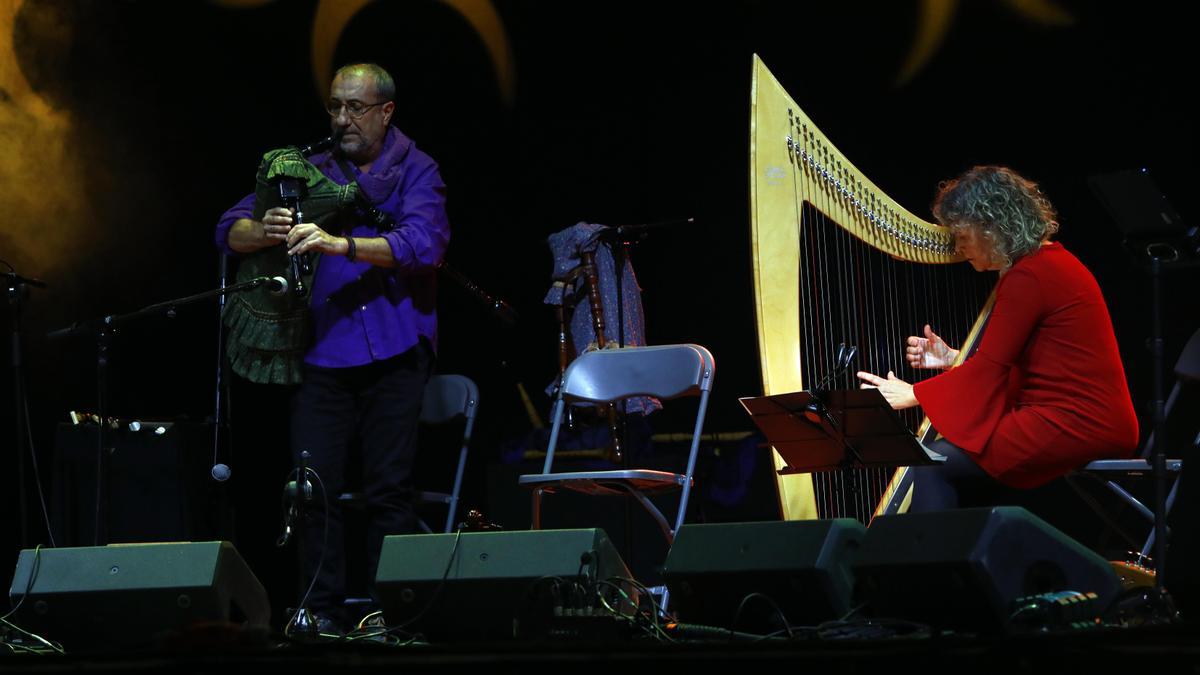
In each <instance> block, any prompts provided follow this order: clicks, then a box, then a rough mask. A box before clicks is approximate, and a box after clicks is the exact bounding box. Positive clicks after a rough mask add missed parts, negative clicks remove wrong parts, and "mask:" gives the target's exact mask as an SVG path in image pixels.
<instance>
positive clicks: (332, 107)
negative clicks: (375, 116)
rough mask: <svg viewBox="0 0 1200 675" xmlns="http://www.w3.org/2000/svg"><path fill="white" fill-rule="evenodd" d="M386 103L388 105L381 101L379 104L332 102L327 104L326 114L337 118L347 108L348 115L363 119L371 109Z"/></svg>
mask: <svg viewBox="0 0 1200 675" xmlns="http://www.w3.org/2000/svg"><path fill="white" fill-rule="evenodd" d="M384 103H387V101H380V102H379V103H363V102H362V101H346V102H345V103H342V102H341V101H337V100H330V101H326V102H325V112H327V113H329V116H330V117H337V116H338V115H340V114H342V108H345V109H346V114H348V115H350V117H352V118H353V119H356V120H357V119H361V118H362V116H363V115H366V114H367V111H368V110H370V109H371V108H374V107H375V106H377V105H383V104H384Z"/></svg>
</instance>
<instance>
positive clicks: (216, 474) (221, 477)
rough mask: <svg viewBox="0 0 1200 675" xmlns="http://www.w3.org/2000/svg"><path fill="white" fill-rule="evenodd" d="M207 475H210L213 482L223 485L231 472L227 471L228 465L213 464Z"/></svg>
mask: <svg viewBox="0 0 1200 675" xmlns="http://www.w3.org/2000/svg"><path fill="white" fill-rule="evenodd" d="M209 473H210V474H212V477H213V480H215V481H217V482H218V483H224V482H225V481H227V480H229V474H231V473H233V472H232V471H230V470H229V465H227V464H213V468H212V471H210V472H209Z"/></svg>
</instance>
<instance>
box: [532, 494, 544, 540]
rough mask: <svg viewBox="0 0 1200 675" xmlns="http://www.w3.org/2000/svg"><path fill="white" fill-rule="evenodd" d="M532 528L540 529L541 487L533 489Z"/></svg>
mask: <svg viewBox="0 0 1200 675" xmlns="http://www.w3.org/2000/svg"><path fill="white" fill-rule="evenodd" d="M532 525H533V529H535V530H540V529H542V488H534V489H533V522H532Z"/></svg>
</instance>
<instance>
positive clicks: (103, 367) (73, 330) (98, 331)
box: [46, 277, 275, 546]
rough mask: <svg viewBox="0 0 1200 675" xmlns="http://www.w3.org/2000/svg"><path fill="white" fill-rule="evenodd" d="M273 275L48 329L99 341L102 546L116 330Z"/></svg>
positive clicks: (96, 535)
mask: <svg viewBox="0 0 1200 675" xmlns="http://www.w3.org/2000/svg"><path fill="white" fill-rule="evenodd" d="M274 281H275V280H274V279H273V278H271V277H257V278H255V279H251V280H249V281H245V282H242V283H240V284H234V285H232V286H226V287H224V288H215V289H212V290H208V291H204V292H202V293H196V294H194V295H188V296H185V297H182V298H175V299H173V300H167V301H164V302H158V303H154V304H152V305H148V306H146V307H143V308H141V309H139V310H136V311H133V312H130V313H128V314H110V315H108V316H105V317H102V318H100V319H91V320H88V321H83V322H76V323H73V324H71V325H70V326H67V327H66V328H60V329H58V330H53V331H50V332H49V333H46V338H47V339H50V340H61V339H64V338H74V337H80V336H84V335H91V336H93V337H94V339H95V341H96V415H97V416H98V417H99V419H100V420H102V422H101V424H99V425H97V427H96V513H95V524H94V530H93V533H92V538H93V545H94V546H100V542H101V540H102V539H106V537H103V536H101V528H100V526H101V523H102V519H101V517H100V516H101V513H100V511H101V505H102V503H103V497H102V495H103V490H104V480H103V476H104V456H105V453H104V450H105V447H104V437H105V434H104V426H105V425H104V424H103V420H104V419H105V415H104V412H105V411H104V409H105V405H106V399H107V394H108V348H109V346H111V345H112V342H113V338H114V336H115V335H116V334H117V328H118V327H119V326H121V325H122V324H126V323H129V322H131V321H135V320H137V319H141V318H144V317H147V316H153V315H158V314H163V315H165V316H166V317H167V318H169V319H173V318H175V314H176V308H177V307H180V306H182V305H188V304H191V303H194V302H199V301H201V300H206V299H208V298H212V297H217V296H221V297H223V296H224V295H226V294H227V293H238V292H241V291H248V290H251V289H254V288H258V287H259V286H264V285H267V284H270V283H272V282H274Z"/></svg>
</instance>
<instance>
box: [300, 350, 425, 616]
mask: <svg viewBox="0 0 1200 675" xmlns="http://www.w3.org/2000/svg"><path fill="white" fill-rule="evenodd" d="M432 364H433V350H432V349H431V348H430V346H429V344H428V343H427V342H425V341H424V340H422V341H421V342H420V343H419V344H417V345H416V346H415V347H413V348H412V349H410V350H408V351H406V352H404V353H403V354H400V355H399V356H396V357H393V358H390V359H387V360H385V361H376V362H374V363H370V364H368V365H364V366H356V367H353V368H319V367H316V366H310V365H308V364H305V366H304V380H303V383H302V384H301V385H300V389H299V390H298V391H297V392H296V394H295V396H294V398H293V399H292V425H291V426H292V454H293V459H294V460H295V461H296V462H299V459H300V453H301V452H302V451H305V450H307V451H308V453H309V454H310V458H309V460H308V466H309V467H310V468H311V469H313V470H314V471H315V472H316V474H317V476H318V477H319V478H320V480H319V481H317V480H313V481H312V482H313V499H312V501H311V502H308V503H307V504H308V511H309V517H308V518H306V522H304V523H302V524H298V525H297V528H298V530H299V533H300V534H301V535H302V541H301V546H300V548H301V552H300V556H301V571H302V578H301V582H302V583H303V584H304V585H305V586H306V587H307V584H308V583H309V582H310V581H312V580H313V578H314V575H315V577H316V581H315V583H314V585H313V590H312V594H311V595H310V596H309V598H308V608H309V609H311V610H313V611H314V612H318V613H321V614H324V615H326V616H327V617H329V618H331V619H334V620H335V621H345V620H346V619H350V618H353V617H347V616H345V615H344V613H343V611H342V605H343V603H344V600H345V595H346V553H345V546H346V542H345V536H344V532H345V528H344V521H343V514H342V506H341V504H340V503H339V502H338V496H339V495H341V494H342V493H343V492H344V491H345V488H346V486H347V475H346V473H347V465H348V459H349V455H350V450H351V448H352V447H360V448H361V451H362V456H361V466H362V476H361V485H362V492H363V496H364V498H365V501H366V504H365V508H366V513H367V541H366V543H365V545H366V562H367V569H366V578H367V584H368V590H369V591H370V593H371V594H372V595H374V582H375V571H376V569H377V568H378V566H379V551H380V548H381V547H382V545H383V537H384V536H385V535H389V534H410V533H413V532H415V531H416V530H417V517H416V515H415V513H414V511H413V505H412V495H413V487H412V468H413V462H414V459H415V457H416V448H417V443H416V441H417V424H418V421H419V418H420V414H421V401H422V398H423V397H424V393H425V384H426V382H427V381H428V380H429V375H430V372H431V370H432ZM356 440H357V441H358V443H357V445H356V444H355V441H356ZM355 478H357V477H355ZM354 482H356V483H357V481H354ZM326 506H328V518H326V517H325V516H326V513H325V510H326ZM326 526H328V536H327V537H326ZM318 568H319V569H318Z"/></svg>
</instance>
